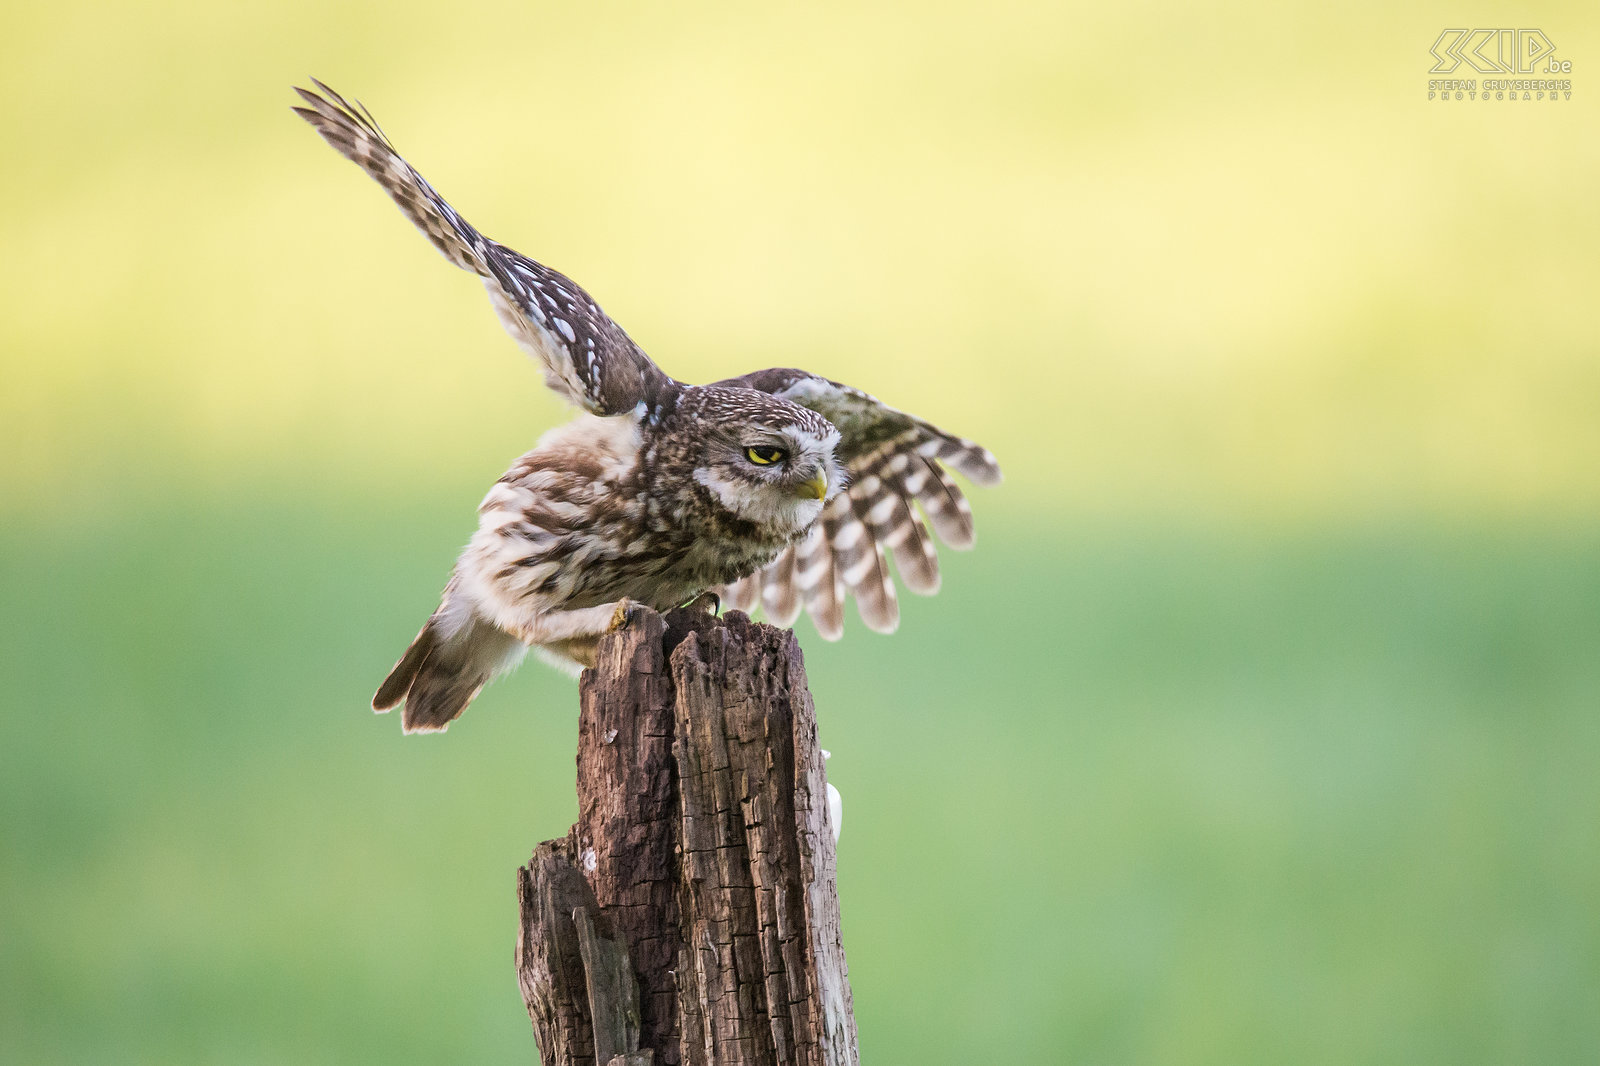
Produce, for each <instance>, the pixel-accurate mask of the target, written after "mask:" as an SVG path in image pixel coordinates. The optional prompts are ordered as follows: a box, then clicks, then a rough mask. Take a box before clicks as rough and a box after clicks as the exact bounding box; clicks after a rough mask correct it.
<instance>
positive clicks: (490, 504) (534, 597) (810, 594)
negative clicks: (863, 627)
mask: <svg viewBox="0 0 1600 1066" xmlns="http://www.w3.org/2000/svg"><path fill="white" fill-rule="evenodd" d="M316 85H317V88H318V89H319V90H320V93H316V92H310V91H308V90H304V89H298V90H296V91H297V92H298V93H299V94H300V96H301V99H302V100H303V101H304V102H305V104H306V105H307V106H305V107H297V108H295V111H296V112H298V113H299V114H300V115H301V116H302V117H303V118H304V119H305V120H306V121H307V122H309V123H311V125H312V126H314V127H315V128H316V130H317V132H318V133H320V134H321V135H322V137H323V138H324V139H325V140H326V141H327V142H328V143H329V144H330V145H332V146H333V147H334V148H336V149H338V151H339V152H340V153H341V154H343V155H344V156H345V157H346V158H348V159H350V160H352V161H353V162H355V163H356V164H357V165H359V166H360V167H361V168H362V169H363V170H365V171H366V172H367V174H368V175H370V176H371V177H372V178H373V179H374V180H375V181H377V182H378V184H379V185H381V186H383V188H384V189H385V190H386V191H387V192H388V193H389V195H390V196H391V197H393V199H394V200H395V202H396V203H397V204H398V205H399V206H400V209H401V210H402V211H403V212H404V213H405V215H406V217H408V218H409V219H411V221H412V222H413V223H414V224H415V225H416V226H417V228H418V229H420V230H422V232H423V234H424V235H426V236H427V237H428V239H429V241H431V242H432V243H433V245H434V247H435V248H437V249H438V250H439V252H440V253H441V254H442V255H444V257H445V258H446V259H448V260H449V261H450V262H451V263H454V264H455V265H456V266H458V267H461V268H462V269H464V270H469V271H471V272H473V273H474V274H477V275H478V276H480V277H481V278H483V281H484V286H485V288H486V289H487V290H488V292H489V298H490V301H491V303H492V304H493V306H494V308H495V311H496V313H497V314H498V315H499V316H500V320H501V323H502V324H503V325H504V326H505V328H506V330H507V332H509V333H510V334H511V335H512V337H513V338H514V339H515V340H516V341H517V343H518V344H519V345H520V346H521V347H522V348H523V349H524V350H525V351H526V352H527V353H528V354H529V355H530V356H532V357H533V358H534V359H535V360H536V361H537V362H538V363H539V364H540V366H541V367H542V368H543V370H544V376H545V380H546V382H547V383H548V384H549V385H550V387H551V388H552V389H554V390H555V391H556V392H558V393H560V394H561V395H562V396H564V397H565V398H566V399H568V400H569V401H571V402H572V403H574V404H575V405H577V406H578V407H580V408H581V409H582V413H581V414H579V415H578V417H577V418H575V419H574V420H573V421H572V422H570V423H568V424H566V425H564V426H561V427H559V428H557V429H554V430H552V431H550V432H549V433H546V434H545V435H544V437H542V438H541V439H540V441H539V443H538V445H537V446H536V447H535V448H534V450H533V451H531V452H529V453H527V454H526V455H524V456H523V457H522V458H521V459H519V460H518V461H517V462H516V463H515V464H514V465H513V466H512V468H511V469H510V470H509V471H507V472H506V474H505V475H504V476H503V477H501V478H500V480H499V481H498V482H497V483H496V484H495V486H494V487H493V488H491V489H490V490H489V493H488V495H486V496H485V497H484V501H483V503H482V504H481V505H480V507H479V525H478V530H477V532H476V533H475V534H474V535H473V537H472V540H471V542H470V543H469V544H468V546H467V548H466V550H465V551H464V552H463V553H462V555H461V557H460V559H459V560H458V561H457V563H456V567H455V571H454V573H453V574H452V576H451V578H450V581H449V583H448V584H447V585H446V587H445V591H444V595H443V597H442V598H441V602H440V604H439V607H438V609H437V610H436V611H435V612H434V613H433V615H432V616H431V617H430V618H429V619H428V621H427V623H426V624H425V625H424V626H423V628H422V630H421V632H420V633H418V635H417V638H416V639H415V640H414V641H413V642H412V644H411V646H410V647H409V648H408V649H407V650H406V653H405V654H404V655H403V656H402V657H401V659H400V661H399V662H398V663H397V664H396V665H395V668H394V670H393V671H391V673H390V675H389V677H388V678H387V679H386V680H385V681H384V683H383V685H382V686H381V687H380V688H379V690H378V693H377V695H376V696H375V697H374V699H373V707H374V708H375V709H376V710H379V711H386V710H389V709H391V708H393V707H395V706H398V705H400V704H401V703H404V704H405V713H404V727H405V729H406V731H407V732H415V731H433V730H443V729H444V728H445V727H446V726H447V725H448V724H449V723H450V722H451V721H452V720H453V719H454V718H455V717H456V716H457V715H459V714H460V713H461V711H462V710H463V709H464V708H465V707H466V705H467V704H468V703H469V702H471V700H472V698H473V697H474V696H476V695H477V693H478V691H479V690H480V689H481V688H482V687H483V685H484V684H486V683H487V682H488V681H490V680H491V679H492V678H493V677H495V676H496V675H497V674H499V673H501V672H503V671H504V670H506V669H509V668H510V667H511V666H513V665H514V664H515V663H516V662H517V661H519V660H520V658H521V657H522V655H523V653H524V652H525V651H526V650H527V649H528V648H529V647H532V648H534V649H535V650H538V651H539V652H541V654H542V655H544V657H546V658H550V659H553V660H555V661H557V662H558V663H562V664H567V665H573V666H582V665H592V663H593V659H594V650H595V646H596V643H597V642H598V640H599V637H600V635H601V634H603V633H604V632H606V631H607V630H608V629H610V628H613V627H615V626H617V625H619V624H623V623H624V622H625V621H626V619H627V618H628V617H629V610H630V607H631V605H633V604H645V605H648V606H651V607H655V608H657V609H666V608H669V607H673V606H677V605H679V604H682V603H685V602H688V601H689V600H691V599H693V598H695V597H697V596H698V595H699V594H701V593H703V592H706V591H708V590H720V592H721V594H722V596H723V597H724V599H725V600H726V602H727V603H728V604H729V606H733V607H738V608H740V609H744V610H749V609H753V608H754V607H755V606H757V605H758V604H759V605H760V606H761V607H762V608H763V609H764V610H765V611H766V613H767V614H768V616H769V617H771V618H772V619H773V620H774V621H776V622H778V623H780V624H784V625H787V624H788V623H790V622H792V621H793V620H794V618H795V617H796V616H797V615H798V613H799V611H800V610H802V609H804V610H805V611H806V612H807V613H808V614H810V616H811V617H812V619H813V620H814V622H815V623H816V626H817V629H818V631H819V632H820V633H821V634H822V635H823V636H824V637H827V638H828V639H837V638H838V637H839V636H840V635H841V634H842V632H843V628H844V615H843V605H844V601H845V599H846V598H848V597H851V596H853V597H854V598H855V600H856V602H857V605H858V608H859V610H860V613H861V617H862V619H863V620H864V621H865V622H866V624H867V626H868V627H869V628H871V629H874V630H878V631H880V632H889V631H891V630H893V629H894V628H895V626H896V624H897V623H898V621H899V606H898V603H897V602H896V599H895V589H894V581H893V579H892V577H891V574H890V565H889V564H890V560H891V559H892V560H893V563H894V566H895V568H896V569H898V571H899V573H900V576H901V578H902V579H903V580H904V581H905V583H906V585H907V586H908V587H909V588H911V589H912V590H913V591H915V592H919V593H924V594H927V593H932V592H934V591H936V590H937V589H938V586H939V566H938V559H937V555H936V553H935V550H934V537H933V534H937V536H938V537H939V539H941V540H943V541H944V542H945V543H946V544H948V545H950V546H951V547H954V548H966V547H970V546H971V544H972V513H971V509H970V507H969V506H968V504H967V501H966V499H965V497H963V496H962V494H961V490H960V489H959V488H958V487H957V486H956V484H955V482H954V481H953V480H951V478H950V476H949V474H948V472H947V471H946V467H949V468H951V469H954V470H956V471H957V472H959V473H961V474H963V475H965V476H966V477H967V478H968V479H970V480H971V481H973V482H974V483H976V484H980V485H992V484H995V483H997V482H998V481H999V480H1000V469H999V467H998V465H997V464H996V463H995V460H994V457H993V456H992V455H990V454H989V452H988V451H986V450H985V449H983V448H981V447H979V446H978V445H976V444H973V443H972V442H970V441H966V440H963V439H961V438H959V437H955V436H952V435H950V434H948V433H945V432H944V431H942V430H940V429H937V428H936V427H934V426H932V425H930V424H928V423H926V422H924V421H922V420H920V419H917V418H915V417H913V416H911V415H908V414H906V413H904V412H901V411H897V410H895V409H894V408H892V407H889V406H887V405H885V404H883V403H880V402H879V401H878V400H876V399H874V398H873V397H871V396H869V395H867V394H866V393H864V392H861V391H859V390H857V389H853V388H850V387H849V386H847V385H841V384H839V383H837V382H834V381H829V380H827V379H826V378H821V377H818V376H816V375H814V374H809V373H806V372H805V371H801V370H789V369H774V370H764V371H759V372H757V373H753V374H747V375H745V376H743V377H739V378H730V379H728V380H726V381H721V382H718V383H716V384H714V385H704V386H696V385H687V384H683V383H681V382H677V381H674V380H673V379H672V378H670V377H668V376H667V375H666V374H664V373H662V371H661V370H660V369H659V368H658V367H657V366H656V365H655V364H654V363H653V362H652V361H651V360H650V358H649V357H648V356H647V355H645V353H644V352H643V351H642V350H641V349H640V348H639V346H638V345H637V344H635V343H634V342H633V340H632V339H631V338H629V337H628V335H627V334H626V333H625V332H623V330H622V328H621V327H620V326H618V325H617V324H616V323H615V322H613V321H612V320H611V319H610V318H609V317H608V316H607V315H606V314H605V312H603V311H601V310H600V308H599V306H598V305H597V304H596V303H595V302H594V300H593V299H591V298H590V296H589V295H588V293H586V292H584V291H583V289H581V288H579V287H578V286H577V285H576V284H574V283H573V282H572V281H570V280H569V279H568V278H566V277H564V276H563V275H561V274H559V273H557V272H555V271H553V270H550V269H549V268H547V267H544V266H542V265H540V264H539V263H536V262H534V261H533V260H531V259H528V258H526V257H525V256H522V255H519V254H518V253H516V252H514V251H512V250H511V249H509V248H507V247H505V246H504V245H501V244H498V243H496V242H494V241H491V240H489V239H487V238H486V237H484V236H483V235H482V234H480V233H479V232H478V231H477V230H475V229H474V228H473V227H472V226H470V225H469V224H468V223H467V222H466V221H465V220H464V219H462V218H461V216H460V215H459V214H457V213H456V211H455V210H454V209H453V208H452V207H451V206H450V205H449V204H448V203H446V202H445V201H444V199H443V198H442V197H440V196H439V194H438V193H436V192H434V190H433V188H432V187H431V186H430V185H428V183H427V182H426V181H424V180H423V178H422V176H421V175H420V174H418V173H417V171H416V170H414V169H413V168H412V167H411V165H410V164H409V163H407V162H406V161H405V160H404V159H402V158H401V157H400V155H399V153H397V152H396V151H395V150H394V147H393V146H392V145H391V144H390V143H389V141H388V138H387V137H385V136H384V134H383V132H382V130H381V129H379V127H378V124H377V123H376V122H375V121H374V120H373V119H372V116H371V115H370V114H369V113H368V112H367V111H366V110H365V108H363V107H361V106H360V105H359V104H355V103H351V102H350V101H347V100H346V99H344V98H343V97H341V96H340V95H339V94H338V93H335V92H333V91H332V90H331V89H329V88H328V87H327V86H325V85H323V84H322V83H321V82H317V83H316ZM919 509H920V514H919ZM924 516H925V517H926V520H927V524H931V526H932V528H933V534H930V532H929V530H928V528H927V525H925V524H924V521H923V517H924Z"/></svg>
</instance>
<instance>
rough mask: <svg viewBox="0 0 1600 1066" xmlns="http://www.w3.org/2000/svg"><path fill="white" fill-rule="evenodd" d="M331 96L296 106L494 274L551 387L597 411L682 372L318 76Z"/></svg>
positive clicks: (417, 216)
mask: <svg viewBox="0 0 1600 1066" xmlns="http://www.w3.org/2000/svg"><path fill="white" fill-rule="evenodd" d="M312 81H313V83H314V84H315V85H316V87H317V88H318V89H320V90H321V95H318V94H317V93H314V92H310V91H308V90H306V89H298V88H297V89H296V90H295V92H297V93H299V94H300V98H301V99H302V100H304V101H305V102H306V103H307V104H309V105H310V106H309V107H297V108H295V109H294V110H295V112H296V113H297V114H299V115H300V117H302V118H304V119H305V120H306V121H307V122H309V123H311V125H312V126H314V127H316V130H317V132H318V133H320V134H322V139H323V140H325V141H327V142H328V143H329V144H331V145H332V146H333V147H334V148H336V149H338V151H339V153H340V154H341V155H343V156H344V157H345V158H346V159H348V160H350V161H351V162H353V163H355V164H356V165H357V166H359V167H360V168H361V169H362V170H364V171H366V172H367V174H368V175H369V176H370V177H371V178H372V179H373V180H374V181H376V182H377V183H378V184H379V185H382V186H383V188H384V190H385V191H387V192H388V194H389V195H390V196H391V197H393V198H394V202H395V203H397V204H399V205H400V210H401V211H402V212H404V213H405V216H406V217H407V218H409V219H410V220H411V221H412V222H413V223H414V224H415V225H416V227H417V228H418V229H419V230H421V231H422V233H423V235H424V236H425V237H427V238H428V240H430V241H432V242H433V246H434V247H435V248H437V249H438V250H439V252H440V254H442V255H443V256H444V257H445V258H446V259H448V260H450V262H452V263H454V264H455V265H456V266H458V267H461V268H462V269H463V270H470V271H472V272H473V273H474V274H477V275H479V276H480V277H482V278H483V279H484V287H485V288H486V289H488V290H489V299H490V300H491V301H492V302H493V304H494V309H495V311H496V313H498V314H499V316H500V322H501V324H502V325H504V326H505V328H506V332H508V333H510V334H511V336H512V337H513V338H514V339H515V340H516V342H517V343H518V344H519V345H521V347H522V349H523V350H524V351H525V352H527V353H528V354H529V355H530V356H532V357H533V358H534V359H536V360H538V361H539V363H540V365H541V366H543V368H544V378H545V381H546V382H547V383H548V384H549V386H550V387H551V388H552V389H554V390H555V391H556V392H558V393H560V394H561V395H562V396H563V397H565V398H566V399H567V400H569V401H571V402H572V403H575V404H577V405H578V406H580V407H582V408H584V409H585V410H587V411H590V412H592V413H594V414H597V415H610V414H619V413H621V412H623V411H627V410H629V409H630V408H632V407H634V406H635V405H636V404H638V403H640V402H645V403H648V404H650V405H652V406H653V405H654V404H655V402H656V401H657V399H658V398H659V397H660V395H661V393H662V392H663V391H664V390H666V389H668V388H669V387H671V385H672V380H671V379H670V378H668V377H667V376H666V375H665V374H663V373H662V372H661V370H660V369H659V368H658V367H657V366H656V365H655V364H654V363H653V362H651V361H650V357H649V356H647V355H645V354H644V352H643V351H641V350H640V348H639V346H638V345H637V344H634V343H633V341H632V339H631V338H629V336H628V335H627V334H626V333H624V332H623V330H622V327H621V326H619V325H617V324H616V323H615V322H613V321H612V320H611V318H610V316H608V315H607V314H606V313H605V312H604V311H602V310H600V308H599V307H598V306H597V305H596V304H595V302H594V300H592V299H591V298H590V297H589V294H588V293H586V292H584V291H583V290H582V289H581V288H579V287H578V286H577V285H575V284H573V282H572V281H570V280H569V279H568V278H566V277H565V276H564V275H562V274H559V273H557V272H556V271H554V270H551V269H550V268H548V267H545V266H541V265H540V264H538V263H536V262H534V261H533V260H532V259H529V258H527V257H526V256H523V255H519V254H517V253H516V252H514V251H512V250H511V249H510V248H507V247H506V246H505V245H503V244H498V243H496V242H494V241H491V240H489V239H488V238H487V237H485V236H483V234H481V233H479V232H478V231H477V230H475V229H473V228H472V226H471V225H469V224H468V223H467V221H466V220H465V219H463V218H462V217H461V216H460V215H458V214H456V212H455V209H454V208H453V207H451V206H450V205H449V204H447V203H446V202H445V201H444V198H443V197H442V196H440V195H439V194H438V193H436V192H434V191H433V187H432V186H431V185H429V184H428V183H427V182H426V181H424V180H423V178H422V175H421V174H418V173H417V172H416V171H415V170H414V169H412V167H411V164H409V163H407V162H406V161H405V160H404V159H402V158H400V154H399V153H398V152H396V151H395V150H394V146H393V145H391V144H390V143H389V140H388V138H387V137H385V136H384V134H383V131H382V130H381V129H379V128H378V124H377V122H375V121H373V118H372V116H371V115H370V114H369V113H368V112H367V110H366V109H365V108H363V107H362V106H361V105H360V104H352V103H351V102H350V101H348V100H346V99H345V98H344V97H342V96H340V95H339V94H338V93H336V92H334V91H333V90H332V89H330V88H328V87H327V86H326V85H324V84H322V83H321V82H320V81H316V79H312Z"/></svg>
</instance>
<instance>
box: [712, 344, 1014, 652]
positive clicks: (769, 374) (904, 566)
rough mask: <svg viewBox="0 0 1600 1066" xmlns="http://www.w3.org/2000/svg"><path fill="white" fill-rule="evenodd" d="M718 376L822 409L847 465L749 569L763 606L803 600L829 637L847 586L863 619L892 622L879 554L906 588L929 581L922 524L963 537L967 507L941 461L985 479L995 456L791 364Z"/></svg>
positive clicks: (795, 606)
mask: <svg viewBox="0 0 1600 1066" xmlns="http://www.w3.org/2000/svg"><path fill="white" fill-rule="evenodd" d="M719 384H721V385H725V386H736V387H743V388H752V389H759V390H760V391H762V392H768V393H772V394H773V395H776V396H782V397H783V398H784V399H787V400H790V401H792V402H794V403H797V404H800V405H801V406H804V407H809V408H811V409H812V410H814V411H816V412H818V413H819V414H821V415H823V416H824V417H825V418H827V419H828V421H830V422H832V423H833V424H834V426H835V427H836V428H837V429H838V430H839V435H840V441H839V448H838V456H839V459H840V462H841V463H842V464H843V465H844V467H845V469H846V470H847V472H848V474H849V477H850V483H849V486H848V488H847V489H846V490H845V491H843V492H841V493H840V494H839V495H838V496H836V497H834V498H833V499H832V500H830V501H829V502H828V506H827V507H826V508H825V509H824V511H823V514H822V517H821V518H820V519H819V520H818V522H817V524H816V525H815V526H813V527H812V529H811V532H810V533H809V534H808V535H807V537H806V539H805V540H804V541H802V542H801V543H800V544H799V545H798V546H797V547H795V548H793V549H791V550H790V551H788V552H785V553H784V554H783V555H780V556H779V557H778V558H777V559H776V560H775V561H773V562H772V563H771V564H769V565H768V566H767V567H766V568H765V569H763V570H762V571H760V572H759V573H758V574H756V575H755V580H756V581H757V582H758V583H759V585H760V589H761V591H760V598H761V603H762V606H763V607H764V608H765V609H766V611H767V615H768V616H769V617H770V618H772V619H773V621H775V622H777V623H779V624H780V625H787V624H788V623H789V622H791V621H792V620H793V619H794V617H795V615H796V614H797V613H798V611H799V607H800V605H801V604H803V605H804V607H805V609H806V611H807V613H808V614H810V615H811V616H812V618H813V620H815V621H816V622H817V629H818V631H819V632H821V633H822V635H823V636H825V637H828V638H829V639H834V638H837V637H838V636H839V635H840V634H841V633H842V632H843V617H842V611H841V609H840V604H841V603H842V601H843V599H844V597H845V595H846V594H849V595H853V596H854V597H855V600H856V607H857V610H858V611H859V612H860V614H861V618H862V621H863V622H865V623H866V625H867V627H868V628H869V629H873V630H876V631H878V632H883V633H886V632H891V631H893V630H894V628H895V626H896V625H898V624H899V620H900V608H899V604H898V602H897V600H896V598H895V589H894V582H893V580H892V579H891V577H890V572H889V563H888V560H889V559H890V558H892V559H893V560H894V566H895V569H896V570H898V571H899V573H900V577H901V578H902V579H903V580H904V581H905V583H906V586H907V587H908V588H910V589H911V590H912V591H913V592H917V593H921V594H923V595H931V594H932V593H934V592H937V591H938V589H939V560H938V555H937V553H936V551H935V549H934V538H933V535H931V534H930V533H929V531H928V524H931V525H932V526H933V533H935V534H937V535H938V537H939V539H940V540H943V541H944V542H945V543H946V544H948V545H949V546H950V547H952V548H958V549H965V548H970V547H971V546H972V543H973V528H972V508H971V506H970V505H969V504H968V503H967V499H966V497H965V496H964V495H963V494H962V492H961V489H960V488H959V487H958V486H957V485H956V483H955V481H954V480H953V479H952V478H951V477H950V474H949V472H948V471H947V470H946V469H945V468H946V466H949V467H950V468H952V469H954V470H956V471H957V472H958V473H960V474H962V475H964V476H965V477H966V478H967V479H968V480H970V481H972V482H973V483H974V484H978V485H995V484H998V483H999V481H1000V466H999V464H998V463H996V462H995V458H994V456H993V455H992V454H990V452H989V450H988V449H986V448H983V447H981V446H979V445H977V444H974V443H973V442H972V441H969V440H964V439H963V438H961V437H957V436H954V435H953V434H949V433H946V432H944V431H943V430H941V429H939V428H938V427H936V426H933V425H930V424H929V423H927V422H924V421H922V420H921V419H919V418H916V417H914V416H912V415H909V414H906V413H905V412H904V411H898V410H896V409H894V408H893V407H890V406H888V405H887V404H885V403H882V402H880V401H879V400H877V399H875V398H874V397H872V396H869V395H868V394H867V393H864V392H862V391H861V390H859V389H853V388H851V387H850V386H848V385H841V384H839V383H838V382H835V381H829V380H828V379H826V378H820V377H817V376H815V375H813V374H808V373H806V372H804V371H801V370H782V369H779V370H763V371H760V372H758V373H755V374H747V375H745V376H744V377H742V378H734V379H731V380H729V381H724V382H719ZM919 508H920V511H921V513H920V514H919V512H918V509H919ZM923 516H926V523H925V522H924V517H923ZM748 581H750V579H749V578H746V579H745V581H743V582H740V583H739V585H738V586H733V587H736V588H738V589H739V592H738V595H739V596H740V597H741V602H742V601H743V600H744V599H748V598H749V596H750V593H749V591H748V588H747V587H746V582H748Z"/></svg>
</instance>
